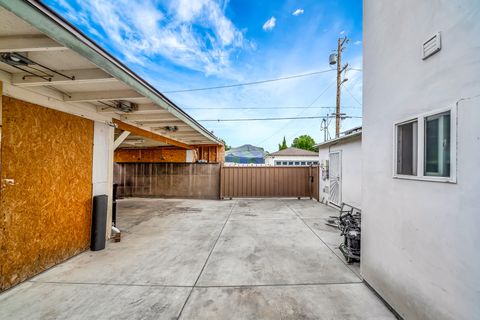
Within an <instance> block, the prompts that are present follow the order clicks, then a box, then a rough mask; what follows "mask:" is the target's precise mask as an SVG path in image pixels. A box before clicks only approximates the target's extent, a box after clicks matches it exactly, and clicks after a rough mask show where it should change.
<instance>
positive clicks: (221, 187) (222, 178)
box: [218, 163, 224, 200]
mask: <svg viewBox="0 0 480 320" xmlns="http://www.w3.org/2000/svg"><path fill="white" fill-rule="evenodd" d="M223 175H224V172H223V163H220V191H219V192H218V194H219V198H220V200H223V184H224V176H223Z"/></svg>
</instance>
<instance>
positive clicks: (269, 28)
mask: <svg viewBox="0 0 480 320" xmlns="http://www.w3.org/2000/svg"><path fill="white" fill-rule="evenodd" d="M276 24H277V19H275V17H271V18H270V19H268V20H267V21H265V23H264V24H263V27H262V28H263V30H265V31H272V30H273V28H275V25H276Z"/></svg>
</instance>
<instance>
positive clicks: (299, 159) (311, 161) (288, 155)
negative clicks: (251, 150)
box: [265, 147, 318, 166]
mask: <svg viewBox="0 0 480 320" xmlns="http://www.w3.org/2000/svg"><path fill="white" fill-rule="evenodd" d="M265 164H266V165H269V166H310V165H316V164H318V153H316V152H313V151H308V150H303V149H298V148H294V147H290V148H287V149H283V150H280V151H277V152H273V153H270V154H269V155H267V156H266V157H265Z"/></svg>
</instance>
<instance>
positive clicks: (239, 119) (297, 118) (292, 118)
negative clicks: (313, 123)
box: [197, 115, 362, 122]
mask: <svg viewBox="0 0 480 320" xmlns="http://www.w3.org/2000/svg"><path fill="white" fill-rule="evenodd" d="M331 117H332V116H310V117H285V118H283V117H276V118H248V119H245V118H243V119H242V118H234V119H203V120H197V121H202V122H227V121H272V120H273V121H275V120H307V119H323V118H331ZM333 117H335V115H333ZM342 118H362V117H360V116H342Z"/></svg>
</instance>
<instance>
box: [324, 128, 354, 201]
mask: <svg viewBox="0 0 480 320" xmlns="http://www.w3.org/2000/svg"><path fill="white" fill-rule="evenodd" d="M318 151H319V157H320V163H322V160H329V154H330V152H334V151H340V152H341V179H342V180H341V202H345V203H348V204H350V205H352V206H355V207H357V208H361V200H362V179H361V178H362V140H361V136H356V137H352V138H351V139H348V140H344V141H339V142H338V143H336V144H333V145H330V146H323V147H320V148H319V150H318ZM321 177H322V175H321ZM325 186H327V187H328V189H327V190H325V188H324V187H325ZM329 187H330V182H329V180H323V179H322V178H321V179H320V201H321V202H323V203H327V202H328V197H329V192H328V191H329ZM325 191H327V192H325Z"/></svg>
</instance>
